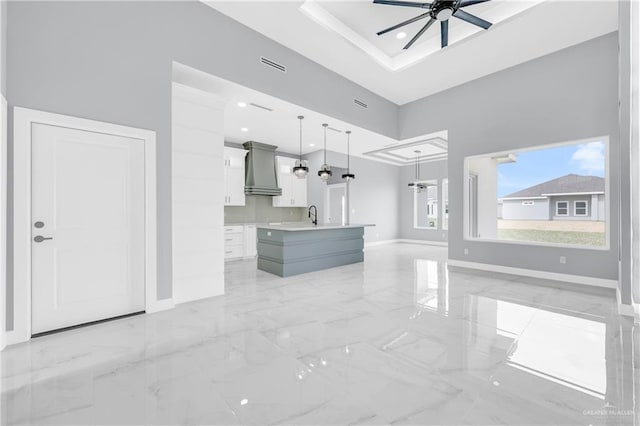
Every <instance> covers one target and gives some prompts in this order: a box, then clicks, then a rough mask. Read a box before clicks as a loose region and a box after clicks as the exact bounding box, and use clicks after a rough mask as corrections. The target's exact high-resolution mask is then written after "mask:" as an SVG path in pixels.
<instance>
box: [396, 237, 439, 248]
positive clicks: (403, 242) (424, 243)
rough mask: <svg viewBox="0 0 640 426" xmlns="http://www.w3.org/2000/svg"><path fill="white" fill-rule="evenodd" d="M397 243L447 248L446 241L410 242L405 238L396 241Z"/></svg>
mask: <svg viewBox="0 0 640 426" xmlns="http://www.w3.org/2000/svg"><path fill="white" fill-rule="evenodd" d="M396 241H397V242H398V243H401V244H422V245H427V246H438V247H448V246H449V243H447V242H446V241H431V240H411V239H405V238H401V239H399V240H396Z"/></svg>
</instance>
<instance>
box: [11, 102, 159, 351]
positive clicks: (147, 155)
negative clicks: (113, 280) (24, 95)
mask: <svg viewBox="0 0 640 426" xmlns="http://www.w3.org/2000/svg"><path fill="white" fill-rule="evenodd" d="M13 120H14V121H13V122H14V125H13V133H14V136H13V138H14V144H13V146H14V152H13V166H14V167H13V174H14V179H13V188H14V196H13V198H14V199H13V215H14V216H13V217H14V220H13V265H14V268H13V294H14V306H13V309H14V311H13V313H14V321H13V327H14V329H13V332H12V333H11V343H18V342H24V341H28V340H29V339H30V338H31V129H32V124H33V123H43V124H48V125H53V126H61V127H69V128H73V129H80V130H86V131H93V132H96V131H97V132H103V133H107V134H112V135H119V136H123V137H128V138H135V139H141V140H142V141H143V142H144V161H145V305H146V306H145V308H149V309H155V307H156V305H158V302H162V301H157V285H158V283H157V258H156V256H157V236H156V233H157V226H156V218H157V213H156V195H157V194H156V134H155V132H154V131H151V130H144V129H136V128H133V127H128V126H121V125H117V124H111V123H105V122H101V121H94V120H87V119H84V118H77V117H71V116H67V115H61V114H55V113H50V112H44V111H37V110H32V109H27V108H20V107H14V109H13Z"/></svg>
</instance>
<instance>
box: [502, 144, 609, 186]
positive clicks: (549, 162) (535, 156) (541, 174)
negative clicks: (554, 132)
mask: <svg viewBox="0 0 640 426" xmlns="http://www.w3.org/2000/svg"><path fill="white" fill-rule="evenodd" d="M604 169H605V145H604V143H602V142H590V143H587V144H580V145H567V146H560V147H555V148H547V149H541V150H536V151H528V152H521V153H519V154H518V161H516V162H515V163H506V164H499V165H498V197H504V196H505V195H507V194H511V193H512V192H516V191H519V190H521V189H525V188H528V187H530V186H533V185H537V184H539V183H542V182H545V181H548V180H551V179H555V178H557V177H560V176H564V175H567V174H569V173H575V174H578V175H593V176H601V177H604Z"/></svg>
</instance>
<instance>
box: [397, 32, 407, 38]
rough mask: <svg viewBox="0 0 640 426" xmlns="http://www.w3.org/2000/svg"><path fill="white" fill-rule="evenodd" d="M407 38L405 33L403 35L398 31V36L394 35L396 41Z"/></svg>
mask: <svg viewBox="0 0 640 426" xmlns="http://www.w3.org/2000/svg"><path fill="white" fill-rule="evenodd" d="M406 36H407V33H405V32H404V31H400V32H399V33H398V34H396V38H397V39H398V40H402V39H403V38H405V37H406Z"/></svg>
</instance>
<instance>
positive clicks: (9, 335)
mask: <svg viewBox="0 0 640 426" xmlns="http://www.w3.org/2000/svg"><path fill="white" fill-rule="evenodd" d="M4 337H5V343H6V346H9V345H15V344H16V343H22V342H28V341H29V340H31V336H29V335H26V334H24V333H20V332H18V331H17V330H10V331H7V332H5V335H4Z"/></svg>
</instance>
